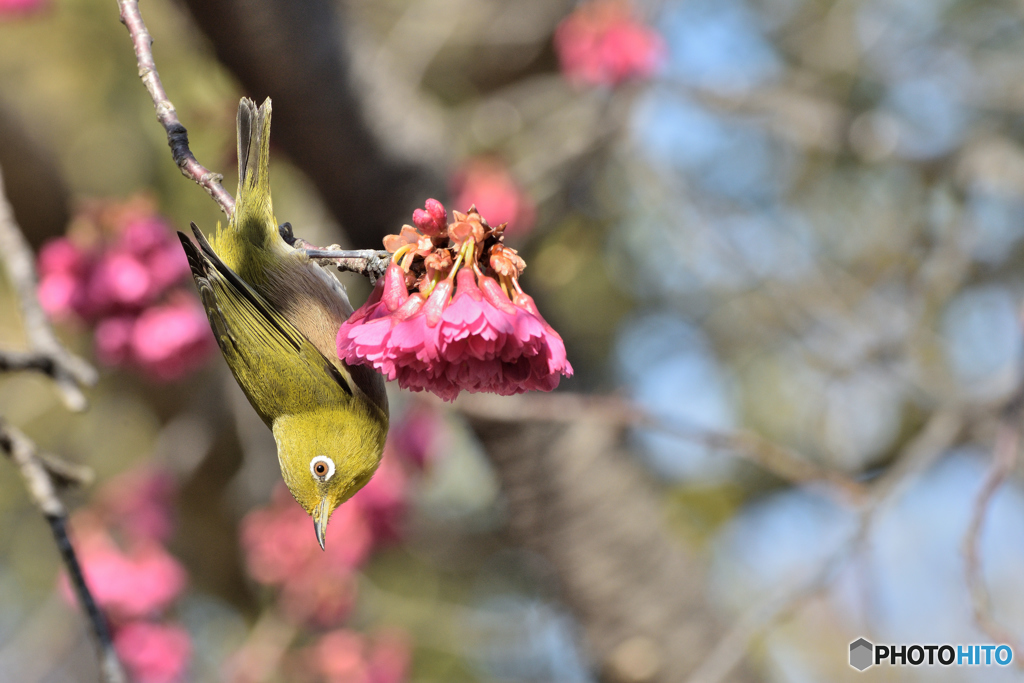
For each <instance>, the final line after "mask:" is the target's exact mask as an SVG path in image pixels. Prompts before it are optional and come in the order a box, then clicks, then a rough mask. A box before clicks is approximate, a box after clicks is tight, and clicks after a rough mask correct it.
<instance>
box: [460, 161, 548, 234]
mask: <svg viewBox="0 0 1024 683" xmlns="http://www.w3.org/2000/svg"><path fill="white" fill-rule="evenodd" d="M452 185H453V186H454V194H455V197H456V199H455V205H456V206H472V205H476V208H477V211H479V212H480V214H481V215H484V216H487V219H488V220H489V221H490V222H491V224H492V225H498V224H501V223H508V225H507V226H506V227H505V234H506V235H519V234H522V235H525V234H528V233H529V232H530V231H531V230H532V229H533V225H534V220H535V218H536V208H535V207H534V205H533V202H532V201H531V200H530V198H529V196H528V195H527V194H526V193H525V192H524V191H523V190H522V189H521V188H520V187H519V185H518V184H517V183H516V181H515V180H514V179H513V178H512V175H511V174H510V173H509V171H508V168H506V166H505V164H503V163H502V162H501V161H499V160H498V159H496V158H493V157H478V158H476V159H471V160H469V161H468V162H467V163H466V164H465V165H464V166H463V167H462V168H461V169H460V170H459V171H458V172H457V173H456V174H455V176H454V177H453V178H452Z"/></svg>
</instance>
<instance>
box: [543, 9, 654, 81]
mask: <svg viewBox="0 0 1024 683" xmlns="http://www.w3.org/2000/svg"><path fill="white" fill-rule="evenodd" d="M555 52H557V53H558V58H559V61H560V62H561V65H562V73H564V74H565V76H566V77H567V78H568V79H569V80H570V81H573V82H575V83H580V84H585V85H611V86H614V85H618V84H620V83H622V82H623V81H626V80H628V79H630V78H640V79H643V78H649V77H650V76H651V75H653V74H654V72H655V70H656V69H657V68H658V66H659V65H660V64H661V62H662V60H663V59H664V55H665V42H664V40H663V39H662V37H661V36H660V35H659V34H658V33H657V32H656V31H654V30H653V29H651V28H650V27H648V26H645V25H644V24H642V23H640V22H638V21H636V20H635V19H634V18H633V17H632V15H631V12H630V9H629V6H628V4H627V2H626V1H625V0H591V1H590V2H585V3H583V4H581V5H579V7H578V8H577V9H576V10H575V11H574V12H573V13H572V14H570V15H569V16H567V17H566V18H565V19H563V20H562V22H561V23H560V24H559V25H558V28H557V29H556V30H555Z"/></svg>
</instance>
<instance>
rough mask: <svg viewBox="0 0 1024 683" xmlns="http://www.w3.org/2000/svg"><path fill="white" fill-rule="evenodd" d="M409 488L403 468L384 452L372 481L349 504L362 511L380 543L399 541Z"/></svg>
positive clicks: (388, 449) (389, 451)
mask: <svg viewBox="0 0 1024 683" xmlns="http://www.w3.org/2000/svg"><path fill="white" fill-rule="evenodd" d="M408 488H409V478H408V476H407V475H406V473H405V470H404V469H403V468H402V464H401V463H400V462H399V461H398V459H397V458H396V456H395V454H394V451H393V450H392V449H390V448H385V450H384V457H383V459H382V460H381V462H380V466H379V467H378V468H377V472H376V473H375V474H374V475H373V478H372V479H370V481H369V482H367V484H366V486H364V487H363V488H361V489H360V490H359V492H358V493H356V495H355V496H353V497H352V500H351V501H350V502H349V503H348V505H352V504H354V505H355V506H357V507H359V508H361V509H362V510H363V512H364V515H365V517H366V521H367V523H368V524H369V527H370V529H371V530H372V532H373V537H374V539H375V540H376V541H377V542H378V543H380V542H388V541H394V540H397V539H398V538H399V537H400V535H401V534H400V528H399V527H400V524H401V521H402V517H403V516H404V514H405V510H406V498H407V497H408Z"/></svg>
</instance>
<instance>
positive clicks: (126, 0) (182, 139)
mask: <svg viewBox="0 0 1024 683" xmlns="http://www.w3.org/2000/svg"><path fill="white" fill-rule="evenodd" d="M117 6H118V7H119V8H120V10H121V23H122V24H124V25H125V27H126V28H127V29H128V35H130V36H131V39H132V46H133V47H134V48H135V58H136V60H137V61H138V65H139V78H141V79H142V83H143V84H144V85H145V86H146V90H147V91H149V96H150V97H151V98H152V99H153V106H154V107H155V108H156V118H157V120H158V121H160V124H161V125H162V126H163V127H164V130H165V131H167V144H168V146H169V147H170V148H171V155H172V156H173V157H174V162H175V163H176V164H178V168H179V169H181V174H182V175H183V176H185V177H186V178H188V179H190V180H192V181H194V182H195V183H197V184H198V185H199V186H200V187H202V188H203V189H204V190H206V192H207V194H209V195H210V196H211V197H213V200H214V201H215V202H217V204H218V206H220V208H221V211H223V212H224V213H225V214H226V215H227V216H231V214H232V213H233V212H234V210H235V200H234V198H233V197H232V196H231V193H229V192H228V191H227V190H225V189H224V186H223V185H221V180H223V179H224V176H222V175H221V174H220V173H214V172H213V171H210V170H209V169H207V168H206V167H205V166H203V165H202V164H200V163H199V161H197V160H196V157H195V155H194V154H192V150H190V149H189V146H188V131H187V130H185V126H183V125H181V121H179V120H178V112H177V111H175V109H174V105H173V104H171V100H170V99H169V98H168V97H167V92H166V91H165V90H164V85H163V83H162V82H161V81H160V74H159V73H157V70H156V63H155V62H154V60H153V39H152V38H151V37H150V35H149V31H147V30H146V24H145V22H144V21H143V20H142V13H141V12H140V11H139V3H138V0H118V2H117Z"/></svg>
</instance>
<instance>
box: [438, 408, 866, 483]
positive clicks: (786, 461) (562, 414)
mask: <svg viewBox="0 0 1024 683" xmlns="http://www.w3.org/2000/svg"><path fill="white" fill-rule="evenodd" d="M455 408H456V409H458V410H460V411H461V412H462V413H464V414H466V415H471V416H474V417H482V418H487V419H489V420H503V421H522V420H541V421H553V422H575V421H577V420H580V419H584V418H594V417H598V418H599V419H601V420H602V421H605V422H607V423H609V424H616V425H621V426H624V427H626V426H634V427H645V428H647V429H654V430H658V431H661V432H664V433H666V434H670V435H672V436H675V437H678V438H680V439H685V440H687V441H692V442H694V443H699V444H701V445H703V446H706V447H708V448H711V449H716V450H723V451H727V452H729V453H732V454H734V455H736V456H738V457H740V458H742V459H744V460H747V461H749V462H751V463H753V464H755V465H757V466H758V467H760V468H762V469H764V470H766V471H768V472H771V473H772V474H774V475H775V476H777V477H779V478H780V479H784V480H785V481H788V482H791V483H793V484H804V485H806V484H825V485H827V486H830V487H832V488H834V489H835V490H837V491H838V492H839V493H840V494H841V495H842V497H843V499H844V500H845V501H847V502H851V503H862V502H864V501H865V499H866V498H867V496H868V488H867V487H866V486H865V485H864V484H861V483H860V482H857V481H854V480H853V479H851V478H850V477H848V476H846V475H845V474H843V473H842V472H838V471H835V470H830V469H828V468H825V467H821V466H819V465H817V464H815V463H814V462H812V461H811V460H810V459H808V458H806V457H804V456H802V455H800V454H798V453H796V452H794V451H793V450H791V449H789V448H786V447H784V446H780V445H779V444H776V443H774V442H773V441H771V440H770V439H766V438H764V437H763V436H760V435H757V434H753V433H751V432H746V431H736V432H726V431H718V430H711V429H704V428H701V427H696V426H694V427H681V426H678V425H674V424H668V423H667V422H666V421H665V420H664V419H663V418H659V417H658V416H656V415H652V414H651V413H649V412H647V411H645V410H643V409H642V408H640V407H639V406H637V405H636V404H634V403H632V402H630V401H627V400H625V399H622V398H619V397H617V396H588V395H584V394H573V393H569V392H557V393H553V394H538V393H533V394H522V395H520V396H515V397H496V396H490V395H483V394H479V395H475V396H473V398H472V400H471V401H469V400H465V401H458V402H456V404H455Z"/></svg>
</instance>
